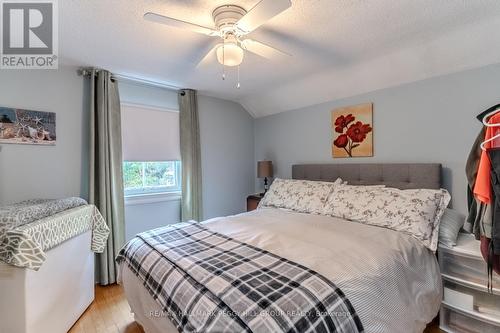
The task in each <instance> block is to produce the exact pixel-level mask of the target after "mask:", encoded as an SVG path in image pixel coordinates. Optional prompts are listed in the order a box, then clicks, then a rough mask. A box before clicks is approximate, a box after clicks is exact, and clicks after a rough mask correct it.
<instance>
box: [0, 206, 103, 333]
mask: <svg viewBox="0 0 500 333" xmlns="http://www.w3.org/2000/svg"><path fill="white" fill-rule="evenodd" d="M107 232H108V230H107V226H106V225H105V222H104V220H103V219H102V216H101V215H100V213H99V211H98V210H97V209H96V208H95V206H93V205H86V204H85V205H82V206H78V207H74V208H71V209H67V210H64V211H61V212H58V213H56V214H53V215H50V216H47V217H44V218H42V219H39V220H36V221H34V222H32V223H28V224H25V225H22V226H19V227H16V228H14V229H12V230H9V231H7V232H6V233H4V234H3V235H6V237H5V238H3V239H2V242H1V246H0V260H1V261H0V290H1V297H0V332H2V333H3V332H6V333H7V332H8V333H35V332H36V333H44V332H51V333H64V332H67V331H68V330H69V329H70V328H71V326H72V325H73V324H74V323H75V322H76V321H77V319H78V318H79V317H80V316H81V315H82V313H83V312H84V311H85V309H86V308H87V307H88V306H89V305H90V304H91V303H92V301H93V299H94V256H95V253H94V252H99V251H101V252H102V248H103V247H102V246H103V244H104V243H105V240H106V238H107Z"/></svg>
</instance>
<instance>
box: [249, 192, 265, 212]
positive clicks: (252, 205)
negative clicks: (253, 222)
mask: <svg viewBox="0 0 500 333" xmlns="http://www.w3.org/2000/svg"><path fill="white" fill-rule="evenodd" d="M263 197H264V195H263V194H261V193H258V194H251V195H249V196H248V197H247V212H249V211H252V210H254V209H256V208H257V206H258V205H259V202H260V200H261V199H262V198H263Z"/></svg>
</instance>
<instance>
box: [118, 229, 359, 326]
mask: <svg viewBox="0 0 500 333" xmlns="http://www.w3.org/2000/svg"><path fill="white" fill-rule="evenodd" d="M117 262H118V263H122V262H123V263H126V264H127V265H128V267H129V268H130V269H131V270H132V271H133V272H135V274H137V276H138V277H139V279H141V280H142V281H143V282H144V286H145V287H146V288H147V290H148V291H149V292H150V294H151V295H152V296H153V297H154V298H155V299H156V300H157V301H158V303H159V304H160V305H161V306H162V307H163V309H164V310H165V313H166V315H167V316H168V317H169V318H170V320H171V321H172V322H173V323H174V325H175V326H176V327H177V329H178V330H179V331H180V332H362V331H363V326H362V324H361V321H360V320H359V317H358V315H357V314H356V311H355V310H354V308H353V307H352V305H351V303H350V302H349V300H348V299H347V298H346V297H345V295H344V294H343V293H342V291H341V290H340V289H339V288H337V287H336V286H335V285H334V284H333V283H332V282H331V281H329V280H327V279H326V278H324V277H323V276H321V275H319V274H318V273H316V272H314V271H312V270H310V269H308V268H306V267H304V266H301V265H299V264H297V263H294V262H291V261H289V260H287V259H284V258H281V257H279V256H276V255H274V254H272V253H269V252H267V251H264V250H261V249H259V248H256V247H253V246H251V245H248V244H244V243H242V242H239V241H237V240H234V239H232V238H229V237H227V236H224V235H222V234H219V233H216V232H212V231H210V230H208V229H207V228H206V227H204V226H203V225H201V224H199V223H180V224H176V225H172V226H168V227H164V228H160V229H155V230H151V231H148V232H145V233H142V234H139V235H138V236H136V237H135V238H134V239H132V240H131V241H130V242H129V243H128V244H127V245H125V246H124V248H123V249H122V250H121V251H120V253H119V255H118V257H117Z"/></svg>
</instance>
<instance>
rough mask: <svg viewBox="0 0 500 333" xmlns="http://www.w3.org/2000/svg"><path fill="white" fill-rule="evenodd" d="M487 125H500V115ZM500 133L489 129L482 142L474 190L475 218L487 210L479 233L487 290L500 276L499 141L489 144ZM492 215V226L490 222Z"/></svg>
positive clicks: (495, 107) (487, 128)
mask: <svg viewBox="0 0 500 333" xmlns="http://www.w3.org/2000/svg"><path fill="white" fill-rule="evenodd" d="M498 107H500V105H496V106H494V107H492V108H490V109H488V110H486V111H484V112H483V113H481V114H480V115H478V119H479V120H480V121H482V119H483V118H484V117H485V116H486V115H488V114H489V113H490V112H492V111H494V110H496V109H497V108H498ZM488 123H489V124H498V123H500V112H498V113H496V114H494V115H493V116H491V117H490V118H489V119H488ZM499 134H500V126H497V127H486V130H485V135H484V139H483V141H482V142H485V143H484V145H483V147H484V148H485V151H481V157H480V158H479V164H478V169H477V175H476V181H475V183H474V188H473V193H474V197H475V198H476V199H477V200H478V201H477V205H478V206H477V208H478V209H476V215H477V214H479V215H481V210H483V208H484V210H483V211H484V214H483V215H482V217H483V219H482V220H481V223H480V234H481V254H482V256H483V258H484V259H485V261H486V262H487V264H488V289H490V288H491V287H492V285H491V282H492V274H493V271H495V272H497V273H498V274H500V138H496V139H494V140H492V141H489V142H486V141H487V140H489V139H492V138H493V137H495V136H496V135H499ZM476 143H477V139H476ZM476 143H475V145H476ZM480 145H481V144H479V146H480ZM469 157H470V156H469ZM468 162H469V161H468ZM482 205H486V207H483V208H481V209H480V206H482ZM490 216H491V224H489V223H488V222H489V221H490Z"/></svg>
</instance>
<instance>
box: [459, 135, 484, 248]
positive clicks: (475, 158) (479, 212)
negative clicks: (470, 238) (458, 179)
mask: <svg viewBox="0 0 500 333" xmlns="http://www.w3.org/2000/svg"><path fill="white" fill-rule="evenodd" d="M485 133H486V128H485V127H484V126H483V128H482V129H481V131H480V132H479V134H478V136H477V137H476V140H475V141H474V144H473V145H472V148H471V150H470V153H469V157H468V158H467V163H466V164H465V174H466V176H467V183H468V186H467V199H468V209H469V215H468V216H467V219H466V221H465V224H464V227H463V228H464V230H465V231H467V232H470V233H472V234H474V236H475V238H476V239H479V237H480V236H481V224H482V223H483V224H488V225H491V214H489V213H491V209H490V208H489V205H487V204H485V203H483V202H481V201H479V200H478V199H476V198H475V197H474V194H473V193H472V191H473V189H474V185H475V184H476V177H477V170H478V167H479V160H480V158H481V153H482V150H481V147H480V145H481V142H483V140H484V136H485Z"/></svg>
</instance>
